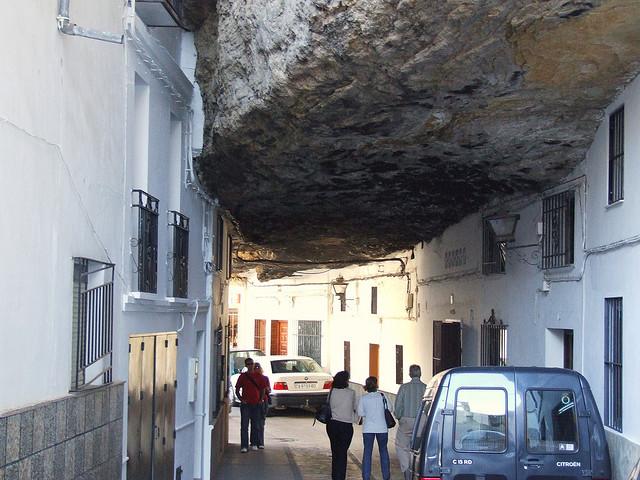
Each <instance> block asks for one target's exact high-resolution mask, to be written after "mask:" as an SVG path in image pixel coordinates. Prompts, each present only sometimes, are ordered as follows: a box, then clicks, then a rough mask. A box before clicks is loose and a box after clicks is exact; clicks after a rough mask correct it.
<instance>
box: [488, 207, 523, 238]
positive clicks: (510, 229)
mask: <svg viewBox="0 0 640 480" xmlns="http://www.w3.org/2000/svg"><path fill="white" fill-rule="evenodd" d="M519 219H520V215H517V214H500V215H494V216H493V217H489V218H487V221H488V222H489V225H491V229H492V230H493V233H494V235H495V236H496V241H497V242H513V241H514V240H515V239H516V224H517V223H518V220H519Z"/></svg>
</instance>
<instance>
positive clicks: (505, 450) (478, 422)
mask: <svg viewBox="0 0 640 480" xmlns="http://www.w3.org/2000/svg"><path fill="white" fill-rule="evenodd" d="M512 376H513V374H512V373H511V372H502V373H497V372H490V373H483V374H478V373H473V374H466V373H456V374H454V375H452V378H451V383H450V385H449V394H448V396H447V406H446V409H445V410H444V411H443V412H442V413H443V418H444V425H443V436H442V467H441V478H442V480H454V479H456V480H460V479H464V480H475V479H489V478H490V479H492V480H511V479H513V478H515V465H514V461H513V459H514V458H515V453H516V450H515V430H516V429H515V415H514V409H515V391H514V385H513V382H512Z"/></svg>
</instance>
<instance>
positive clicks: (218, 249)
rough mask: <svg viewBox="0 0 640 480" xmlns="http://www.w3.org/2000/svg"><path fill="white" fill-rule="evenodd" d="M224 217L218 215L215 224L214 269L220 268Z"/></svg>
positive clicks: (218, 269) (222, 250)
mask: <svg viewBox="0 0 640 480" xmlns="http://www.w3.org/2000/svg"><path fill="white" fill-rule="evenodd" d="M223 239H224V219H223V218H222V216H221V215H218V223H217V226H216V270H217V271H218V272H219V271H220V270H222V265H223V264H222V256H223V253H222V252H224V241H223Z"/></svg>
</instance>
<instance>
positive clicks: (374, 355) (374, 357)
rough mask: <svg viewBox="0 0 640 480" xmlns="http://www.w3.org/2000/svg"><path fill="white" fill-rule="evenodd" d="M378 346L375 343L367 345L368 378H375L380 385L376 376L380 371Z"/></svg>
mask: <svg viewBox="0 0 640 480" xmlns="http://www.w3.org/2000/svg"><path fill="white" fill-rule="evenodd" d="M379 366H380V345H378V344H377V343H370V344H369V376H370V377H376V378H377V379H378V384H379V383H380V377H379V376H378V374H379V372H380V370H379Z"/></svg>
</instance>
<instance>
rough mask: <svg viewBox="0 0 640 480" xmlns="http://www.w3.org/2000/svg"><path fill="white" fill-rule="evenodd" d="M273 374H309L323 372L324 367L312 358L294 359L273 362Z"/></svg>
mask: <svg viewBox="0 0 640 480" xmlns="http://www.w3.org/2000/svg"><path fill="white" fill-rule="evenodd" d="M271 371H272V372H273V373H308V372H322V371H323V370H322V367H321V366H320V365H318V364H317V363H316V362H315V361H314V360H311V359H310V358H308V359H307V358H292V359H286V360H272V361H271Z"/></svg>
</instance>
